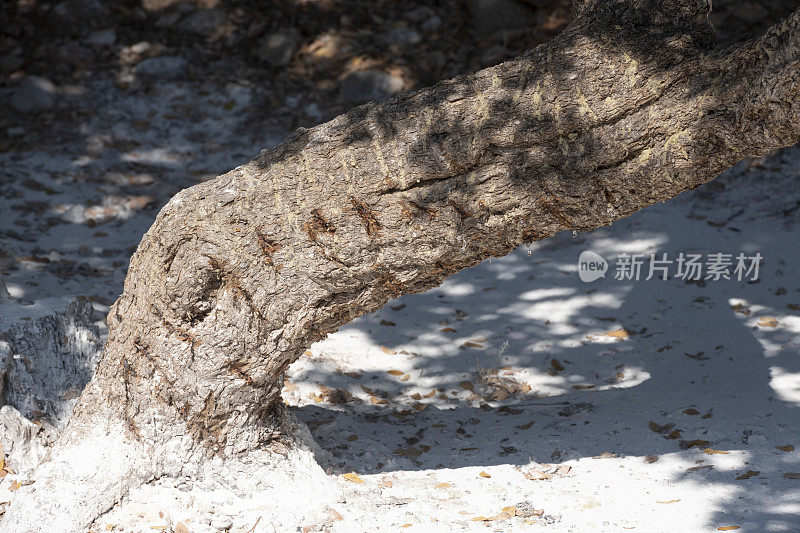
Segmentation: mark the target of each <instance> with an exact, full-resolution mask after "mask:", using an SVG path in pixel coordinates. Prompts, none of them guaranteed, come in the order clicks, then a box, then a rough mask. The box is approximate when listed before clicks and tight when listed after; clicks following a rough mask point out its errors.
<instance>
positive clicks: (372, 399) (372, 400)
mask: <svg viewBox="0 0 800 533" xmlns="http://www.w3.org/2000/svg"><path fill="white" fill-rule="evenodd" d="M369 401H370V403H372V404H373V405H386V404H387V403H389V400H386V399H384V398H378V397H376V396H370V398H369Z"/></svg>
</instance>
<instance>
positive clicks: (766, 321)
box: [756, 316, 778, 328]
mask: <svg viewBox="0 0 800 533" xmlns="http://www.w3.org/2000/svg"><path fill="white" fill-rule="evenodd" d="M756 324H758V325H759V326H762V327H765V328H777V327H778V321H777V320H776V319H775V318H774V317H771V316H762V317H761V318H760V319H759V320H758V322H756Z"/></svg>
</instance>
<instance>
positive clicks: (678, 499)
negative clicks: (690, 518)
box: [656, 498, 681, 503]
mask: <svg viewBox="0 0 800 533" xmlns="http://www.w3.org/2000/svg"><path fill="white" fill-rule="evenodd" d="M679 501H681V499H680V498H677V499H675V500H667V501H665V502H659V501H657V502H656V503H678V502H679Z"/></svg>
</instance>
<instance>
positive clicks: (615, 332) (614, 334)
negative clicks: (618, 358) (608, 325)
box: [603, 328, 631, 339]
mask: <svg viewBox="0 0 800 533" xmlns="http://www.w3.org/2000/svg"><path fill="white" fill-rule="evenodd" d="M603 335H605V336H606V337H611V338H612V339H627V338H628V337H630V335H631V332H630V331H628V330H626V329H624V328H620V329H612V330H611V331H606V332H605V333H603Z"/></svg>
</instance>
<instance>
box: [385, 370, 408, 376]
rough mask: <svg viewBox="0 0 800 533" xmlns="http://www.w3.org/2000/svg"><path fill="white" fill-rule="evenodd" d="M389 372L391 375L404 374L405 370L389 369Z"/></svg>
mask: <svg viewBox="0 0 800 533" xmlns="http://www.w3.org/2000/svg"><path fill="white" fill-rule="evenodd" d="M387 374H389V375H391V376H402V375H403V374H405V372H403V371H402V370H389V371H388V372H387Z"/></svg>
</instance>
